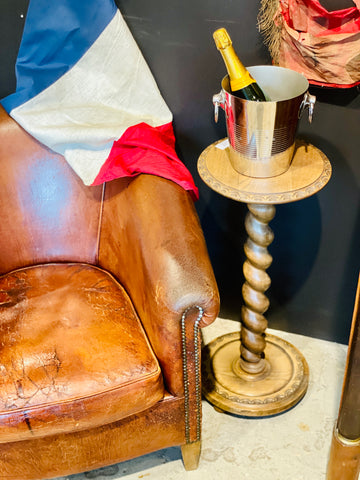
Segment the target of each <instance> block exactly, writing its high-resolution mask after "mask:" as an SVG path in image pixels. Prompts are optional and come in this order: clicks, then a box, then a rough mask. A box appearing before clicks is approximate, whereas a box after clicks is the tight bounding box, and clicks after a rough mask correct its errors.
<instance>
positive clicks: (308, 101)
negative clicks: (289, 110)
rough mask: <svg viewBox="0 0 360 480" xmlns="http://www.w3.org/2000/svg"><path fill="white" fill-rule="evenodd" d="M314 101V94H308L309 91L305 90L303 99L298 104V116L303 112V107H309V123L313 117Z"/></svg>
mask: <svg viewBox="0 0 360 480" xmlns="http://www.w3.org/2000/svg"><path fill="white" fill-rule="evenodd" d="M315 102H316V97H315V95H310V93H309V92H306V93H305V95H304V99H303V101H302V102H301V105H300V108H299V118H300V117H301V115H302V114H303V112H304V110H305V108H308V109H309V112H308V115H309V116H308V120H309V123H311V122H312V118H313V114H314V107H315Z"/></svg>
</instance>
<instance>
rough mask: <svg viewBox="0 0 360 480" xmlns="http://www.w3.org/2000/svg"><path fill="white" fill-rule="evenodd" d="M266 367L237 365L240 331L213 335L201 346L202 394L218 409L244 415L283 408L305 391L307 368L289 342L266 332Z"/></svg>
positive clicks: (293, 402) (293, 403)
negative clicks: (254, 368)
mask: <svg viewBox="0 0 360 480" xmlns="http://www.w3.org/2000/svg"><path fill="white" fill-rule="evenodd" d="M264 353H265V368H264V370H263V372H262V373H261V374H256V375H251V374H248V373H246V372H245V371H244V370H242V368H241V366H240V332H234V333H230V334H226V335H223V336H221V337H218V338H216V339H215V340H213V341H212V342H210V343H209V344H207V345H205V347H204V348H203V361H202V365H203V367H202V383H203V394H204V396H205V398H206V399H207V400H208V401H209V402H210V403H211V404H213V405H214V407H215V408H216V409H217V410H220V411H225V412H229V413H234V414H236V415H241V416H245V417H265V416H270V415H275V414H278V413H282V412H285V411H286V410H289V409H290V408H291V407H293V406H294V405H296V404H297V403H298V402H299V401H300V400H301V399H302V398H303V396H304V395H305V393H306V390H307V387H308V380H309V368H308V365H307V362H306V360H305V358H304V357H303V356H302V354H301V353H300V352H299V351H298V350H297V349H296V348H295V347H294V346H293V345H291V344H290V343H288V342H286V341H285V340H282V339H281V338H279V337H276V336H274V335H270V334H266V347H265V351H264Z"/></svg>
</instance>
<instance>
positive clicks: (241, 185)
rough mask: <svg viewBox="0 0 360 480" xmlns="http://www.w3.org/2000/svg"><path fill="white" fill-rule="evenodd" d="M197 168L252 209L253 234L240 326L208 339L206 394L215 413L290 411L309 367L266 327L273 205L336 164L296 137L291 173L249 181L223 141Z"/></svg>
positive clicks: (315, 186) (317, 182)
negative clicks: (236, 166) (331, 163)
mask: <svg viewBox="0 0 360 480" xmlns="http://www.w3.org/2000/svg"><path fill="white" fill-rule="evenodd" d="M198 171H199V174H200V176H201V178H202V179H203V180H204V182H205V183H206V184H207V185H208V186H209V187H210V188H211V189H212V190H214V191H215V192H217V193H219V194H221V195H223V196H225V197H227V198H230V199H233V200H235V201H238V202H243V203H246V204H247V206H248V209H249V211H248V214H247V216H246V219H245V229H246V231H247V234H248V238H247V241H246V242H245V245H244V250H245V255H246V260H245V262H244V266H243V271H244V276H245V282H244V285H243V287H242V297H243V306H242V308H241V329H239V330H240V331H239V330H237V331H234V332H231V333H225V334H224V335H221V336H219V337H217V338H215V339H213V340H211V341H209V342H206V338H205V341H204V347H203V350H202V353H203V360H202V382H203V393H204V396H205V398H206V399H207V400H208V401H209V402H211V403H212V404H213V405H214V407H215V408H216V409H217V410H220V411H224V412H231V413H234V414H238V415H242V416H246V417H263V416H269V415H275V414H278V413H282V412H285V411H287V410H288V409H290V408H291V407H293V406H294V405H296V403H298V402H299V401H300V400H301V399H302V397H303V396H304V395H305V392H306V389H307V386H308V379H309V370H308V365H307V362H306V360H305V358H304V356H303V355H302V353H301V352H299V350H297V348H296V347H294V345H292V344H290V343H289V342H287V341H286V340H285V339H283V338H281V337H280V336H277V335H272V334H271V333H269V332H268V331H266V330H267V323H268V322H267V320H266V318H265V316H264V315H265V313H266V311H267V310H268V308H269V299H268V298H267V296H266V294H265V292H266V291H267V290H268V288H269V287H270V284H271V279H270V277H269V275H268V273H267V272H266V270H267V269H268V268H269V267H270V265H271V263H272V257H271V255H270V253H269V252H268V247H269V245H270V244H271V242H272V241H273V239H274V234H273V232H272V230H271V228H270V227H269V222H270V221H271V220H272V219H273V218H274V215H275V207H274V205H279V204H282V203H288V202H295V201H299V200H301V199H303V198H307V197H309V196H311V195H314V194H315V193H317V192H318V191H319V190H321V189H322V188H323V187H324V186H325V185H326V184H327V182H328V181H329V179H330V176H331V165H330V162H329V160H328V159H327V157H326V156H325V155H324V154H323V153H322V152H321V151H320V150H318V149H317V148H315V147H314V146H313V145H311V144H307V143H305V142H297V144H296V148H295V154H294V157H293V160H292V162H291V165H290V167H289V169H288V170H287V171H286V172H285V173H283V174H281V175H278V176H276V177H270V178H250V177H247V176H245V175H241V174H240V173H238V172H236V171H235V170H234V168H233V167H232V165H231V162H230V157H229V152H228V151H227V148H224V145H223V141H222V140H220V141H219V142H216V143H214V144H212V145H210V146H209V147H207V148H206V149H205V150H204V152H203V153H202V154H201V156H200V157H199V161H198ZM275 261H276V259H275ZM234 325H236V322H234ZM235 328H236V327H235ZM204 335H205V332H204Z"/></svg>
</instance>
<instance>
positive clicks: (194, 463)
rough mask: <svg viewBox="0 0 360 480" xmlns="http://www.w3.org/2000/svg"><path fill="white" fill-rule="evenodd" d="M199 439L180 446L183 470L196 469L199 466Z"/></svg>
mask: <svg viewBox="0 0 360 480" xmlns="http://www.w3.org/2000/svg"><path fill="white" fill-rule="evenodd" d="M200 452H201V440H198V441H196V442H192V443H186V444H185V445H182V446H181V454H182V459H183V463H184V467H185V470H196V469H197V468H198V466H199V460H200Z"/></svg>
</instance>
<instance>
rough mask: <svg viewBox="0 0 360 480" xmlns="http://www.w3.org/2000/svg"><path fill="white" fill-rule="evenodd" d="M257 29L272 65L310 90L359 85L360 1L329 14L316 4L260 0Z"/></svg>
mask: <svg viewBox="0 0 360 480" xmlns="http://www.w3.org/2000/svg"><path fill="white" fill-rule="evenodd" d="M259 24H260V30H262V31H263V33H264V35H265V42H266V43H267V44H268V46H269V49H270V53H271V55H272V57H273V60H274V63H276V64H278V65H280V66H282V67H286V68H291V69H292V70H296V71H298V72H300V73H302V74H304V75H305V76H306V77H307V78H308V80H309V82H310V83H312V84H315V85H325V86H331V87H338V88H348V87H353V86H356V85H359V84H360V0H354V6H353V7H350V8H345V9H342V10H335V11H331V12H330V11H328V10H327V9H326V8H325V7H324V6H323V5H321V3H320V2H319V0H263V1H262V6H261V11H260V14H259Z"/></svg>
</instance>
